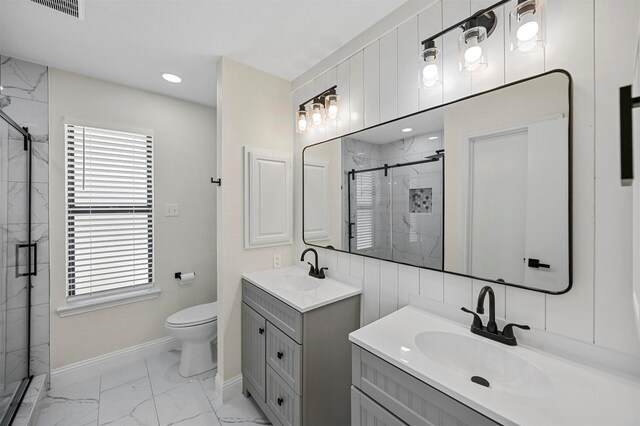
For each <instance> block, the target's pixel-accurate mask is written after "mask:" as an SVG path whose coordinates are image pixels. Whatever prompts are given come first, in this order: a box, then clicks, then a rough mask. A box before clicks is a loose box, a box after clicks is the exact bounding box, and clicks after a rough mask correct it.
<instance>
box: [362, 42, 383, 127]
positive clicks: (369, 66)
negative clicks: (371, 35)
mask: <svg viewBox="0 0 640 426" xmlns="http://www.w3.org/2000/svg"><path fill="white" fill-rule="evenodd" d="M378 123H380V42H379V41H375V42H373V43H371V44H370V45H369V46H367V47H366V48H365V49H364V127H370V126H375V125H376V124H378Z"/></svg>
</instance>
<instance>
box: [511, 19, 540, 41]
mask: <svg viewBox="0 0 640 426" xmlns="http://www.w3.org/2000/svg"><path fill="white" fill-rule="evenodd" d="M539 30H540V25H538V23H537V22H536V21H529V22H526V23H524V24H522V25H520V27H519V28H518V31H517V32H516V36H517V37H518V40H520V41H529V40H531V39H532V38H534V37H535V36H537V35H538V31H539Z"/></svg>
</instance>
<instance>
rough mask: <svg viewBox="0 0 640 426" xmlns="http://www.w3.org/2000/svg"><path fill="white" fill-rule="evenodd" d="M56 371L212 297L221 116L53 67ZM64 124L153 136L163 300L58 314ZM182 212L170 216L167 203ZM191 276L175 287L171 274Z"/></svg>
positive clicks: (125, 342)
mask: <svg viewBox="0 0 640 426" xmlns="http://www.w3.org/2000/svg"><path fill="white" fill-rule="evenodd" d="M49 99H50V104H49V105H50V153H49V158H50V169H49V175H50V227H51V231H50V232H51V234H50V244H51V365H52V368H53V369H55V368H59V367H62V366H65V365H68V364H71V363H74V362H78V361H82V360H85V359H88V358H92V357H95V356H98V355H102V354H105V353H109V352H112V351H116V350H118V349H122V348H126V347H129V346H133V345H137V344H140V343H144V342H147V341H150V340H154V339H158V338H161V337H164V336H166V335H167V333H166V331H165V328H164V322H165V320H166V318H167V317H168V316H169V315H171V314H172V313H174V312H177V311H178V310H180V309H183V308H185V307H188V306H193V305H196V304H199V303H206V302H210V301H214V300H216V283H215V279H216V275H215V274H216V267H215V265H216V253H215V252H216V245H215V240H216V223H215V218H214V217H215V211H216V210H215V206H216V200H215V197H216V188H217V187H216V186H214V185H212V184H211V183H210V177H211V176H215V170H216V163H215V161H216V149H215V148H216V146H215V138H216V125H215V123H216V116H215V115H216V111H215V109H214V108H211V107H208V106H204V105H199V104H195V103H191V102H187V101H182V100H178V99H175V98H170V97H167V96H163V95H158V94H154V93H150V92H145V91H142V90H138V89H132V88H129V87H125V86H121V85H118V84H114V83H108V82H105V81H101V80H95V79H92V78H88V77H84V76H80V75H77V74H71V73H68V72H64V71H60V70H56V69H50V70H49ZM65 122H69V123H73V124H80V125H88V126H96V127H103V128H108V129H114V130H125V131H152V132H153V136H154V162H155V163H154V168H155V170H154V173H155V176H154V178H155V188H154V189H155V200H154V202H155V208H154V226H155V230H154V239H155V259H154V260H155V265H154V266H155V285H156V286H157V287H158V288H161V289H162V293H161V295H160V297H158V298H156V299H153V300H147V301H143V302H137V303H132V304H128V305H122V306H118V307H114V308H109V309H103V310H99V311H94V312H90V313H84V314H79V315H74V316H70V317H66V318H60V317H59V316H58V315H57V313H56V308H58V307H59V306H61V305H63V304H64V303H65V296H66V293H65V290H66V275H65V267H66V266H65V265H66V260H65V223H64V221H65V181H64V176H65V140H64V124H65ZM166 203H172V204H173V203H176V204H179V205H180V216H178V217H164V205H165V204H166ZM178 271H195V272H196V274H197V279H196V281H195V283H193V284H191V285H186V286H181V287H179V286H178V284H177V282H176V281H175V279H174V272H178Z"/></svg>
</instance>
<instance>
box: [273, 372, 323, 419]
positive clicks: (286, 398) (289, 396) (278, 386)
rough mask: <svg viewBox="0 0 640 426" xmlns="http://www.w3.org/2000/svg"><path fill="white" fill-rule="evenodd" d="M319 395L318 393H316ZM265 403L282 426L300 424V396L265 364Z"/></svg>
mask: <svg viewBox="0 0 640 426" xmlns="http://www.w3.org/2000/svg"><path fill="white" fill-rule="evenodd" d="M318 396H319V397H321V396H320V395H318ZM267 405H268V406H269V408H271V410H272V411H273V413H274V414H275V415H276V417H277V418H278V420H280V422H281V423H282V424H283V425H284V426H297V425H300V424H301V417H300V415H301V412H300V411H301V409H300V407H301V398H300V396H298V395H297V394H296V393H295V392H294V391H293V389H292V388H291V387H290V386H289V385H287V384H286V383H285V382H284V381H283V380H282V378H281V377H280V376H279V375H278V373H276V372H275V371H273V368H271V367H270V366H268V365H267Z"/></svg>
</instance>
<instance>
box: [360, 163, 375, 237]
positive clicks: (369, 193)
mask: <svg viewBox="0 0 640 426" xmlns="http://www.w3.org/2000/svg"><path fill="white" fill-rule="evenodd" d="M376 177H377V175H376V174H375V172H363V173H358V174H357V175H356V249H358V250H364V249H370V248H372V247H373V207H374V202H375V195H376V193H375V188H376V185H375V181H376Z"/></svg>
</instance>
